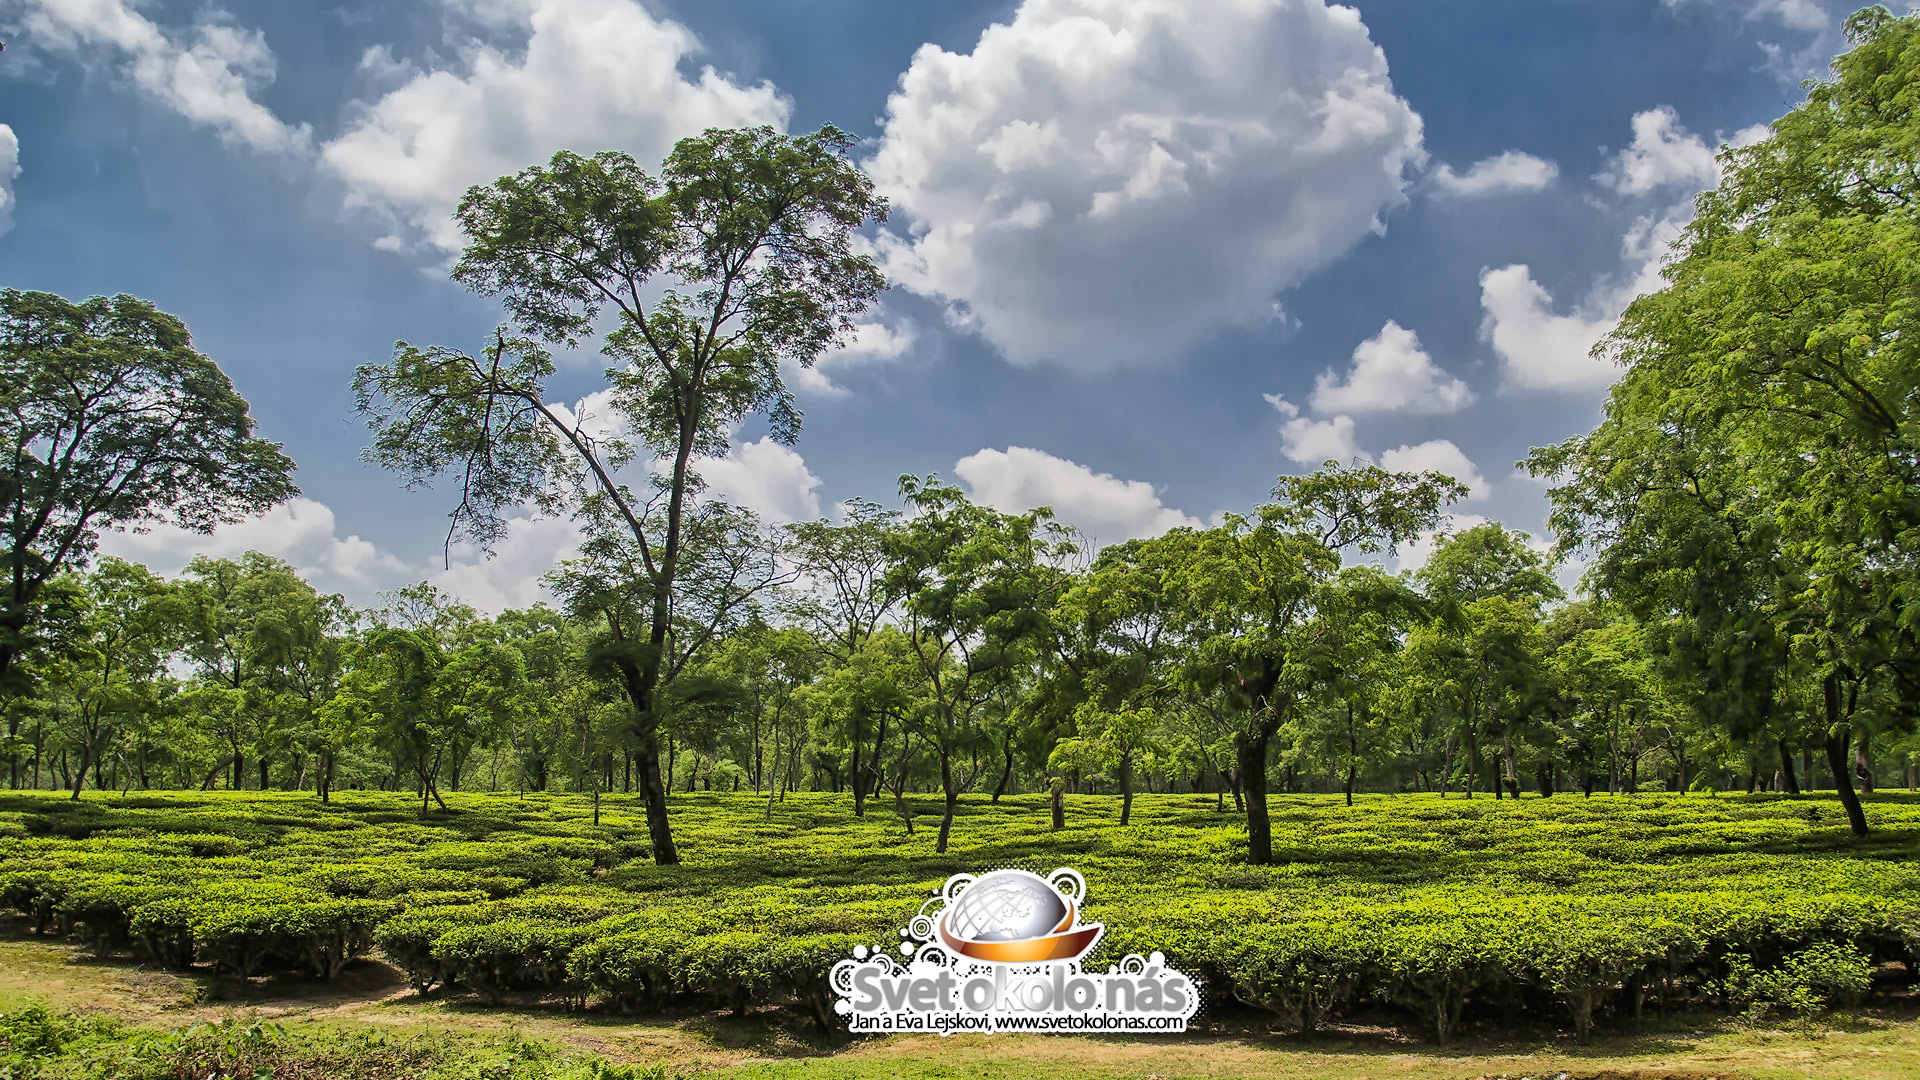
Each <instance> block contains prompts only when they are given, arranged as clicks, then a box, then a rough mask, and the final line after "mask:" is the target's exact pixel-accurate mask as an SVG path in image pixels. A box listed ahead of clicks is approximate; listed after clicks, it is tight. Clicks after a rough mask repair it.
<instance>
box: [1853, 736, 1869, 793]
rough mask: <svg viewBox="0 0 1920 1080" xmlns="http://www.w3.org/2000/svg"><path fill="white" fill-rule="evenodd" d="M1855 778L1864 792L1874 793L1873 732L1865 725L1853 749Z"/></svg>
mask: <svg viewBox="0 0 1920 1080" xmlns="http://www.w3.org/2000/svg"><path fill="white" fill-rule="evenodd" d="M1853 778H1854V780H1856V781H1857V782H1858V783H1859V784H1860V791H1861V792H1862V793H1863V794H1867V795H1871V794H1873V732H1872V731H1870V730H1868V729H1867V728H1866V727H1864V726H1863V727H1861V729H1860V739H1859V742H1858V744H1857V745H1856V746H1855V747H1854V751H1853Z"/></svg>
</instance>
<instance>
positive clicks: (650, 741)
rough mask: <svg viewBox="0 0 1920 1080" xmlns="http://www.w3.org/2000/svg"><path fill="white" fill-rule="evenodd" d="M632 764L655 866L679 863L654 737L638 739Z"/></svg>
mask: <svg viewBox="0 0 1920 1080" xmlns="http://www.w3.org/2000/svg"><path fill="white" fill-rule="evenodd" d="M634 763H635V764H636V765H637V766H639V769H638V771H639V773H640V796H641V799H642V800H643V801H644V802H645V803H646V806H647V839H648V841H649V842H650V843H651V844H652V847H653V861H654V864H655V865H657V866H671V865H673V864H675V863H678V862H679V861H680V853H679V852H678V851H676V850H675V849H674V846H673V830H672V829H671V828H669V827H668V824H667V791H666V788H665V787H663V786H661V782H660V745H659V743H658V742H657V741H656V736H655V735H654V733H652V732H648V733H647V734H646V735H645V736H644V737H642V738H641V740H640V746H639V748H638V749H637V750H636V751H635V752H634Z"/></svg>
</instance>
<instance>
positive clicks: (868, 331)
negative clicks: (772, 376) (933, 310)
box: [780, 318, 919, 397]
mask: <svg viewBox="0 0 1920 1080" xmlns="http://www.w3.org/2000/svg"><path fill="white" fill-rule="evenodd" d="M918 338H919V331H918V329H917V328H916V327H915V326H914V324H913V323H911V322H908V321H905V320H899V321H895V322H887V321H884V320H882V319H879V318H874V319H869V320H866V321H863V322H859V323H856V324H854V328H853V335H852V337H851V338H850V339H849V340H848V341H847V343H846V344H845V345H842V346H840V347H839V348H837V349H832V350H829V351H828V352H827V353H826V354H825V355H824V356H822V357H820V359H818V360H816V361H814V363H813V366H812V367H801V366H800V365H799V364H795V363H791V362H787V361H783V362H782V363H781V367H780V377H781V378H782V379H783V380H784V381H785V382H786V384H787V386H788V387H789V388H790V389H792V390H793V391H795V392H796V393H801V394H810V395H813V396H815V397H844V396H846V394H847V388H846V387H844V386H841V385H840V384H839V383H837V382H834V376H835V375H836V374H839V373H843V372H846V371H851V370H854V369H856V368H861V367H866V366H868V365H871V364H878V363H885V362H887V361H889V360H898V359H899V358H900V357H902V356H904V355H906V352H907V350H908V349H910V348H912V347H913V344H914V342H915V341H916V340H917V339H918Z"/></svg>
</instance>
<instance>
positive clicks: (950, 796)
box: [933, 746, 960, 855]
mask: <svg viewBox="0 0 1920 1080" xmlns="http://www.w3.org/2000/svg"><path fill="white" fill-rule="evenodd" d="M940 790H941V791H942V792H943V793H944V794H945V796H946V809H945V812H944V813H943V814H942V815H941V817H940V837H939V839H937V840H935V841H934V843H933V853H934V854H935V855H945V854H946V853H947V837H948V836H949V835H951V834H952V832H953V809H954V806H955V805H956V804H957V803H959V801H960V796H959V793H958V792H956V791H954V790H953V759H952V756H951V755H950V753H949V752H948V750H947V748H946V747H945V746H942V747H941V748H940Z"/></svg>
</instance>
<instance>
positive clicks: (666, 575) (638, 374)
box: [354, 127, 886, 863]
mask: <svg viewBox="0 0 1920 1080" xmlns="http://www.w3.org/2000/svg"><path fill="white" fill-rule="evenodd" d="M852 145H853V137H852V136H850V135H848V134H846V133H845V132H842V131H840V130H838V129H836V128H833V127H824V128H822V129H820V130H819V131H817V132H815V133H813V134H811V135H799V136H791V135H783V134H780V133H778V132H775V131H774V130H773V129H771V128H755V129H751V130H717V129H716V130H711V131H708V132H706V133H705V134H703V135H700V136H698V137H695V138H689V139H683V140H681V141H680V142H679V143H678V144H677V145H676V146H675V147H674V149H673V152H672V153H671V154H670V155H668V157H667V160H666V163H665V165H664V167H663V169H662V173H661V176H660V177H659V178H655V177H653V176H650V175H648V174H647V173H646V172H644V171H642V170H641V168H640V166H639V165H638V164H637V163H636V162H635V161H634V160H633V159H632V158H631V157H629V156H627V155H625V154H621V153H614V152H606V153H600V154H596V155H594V156H593V157H590V158H589V157H582V156H580V155H578V154H574V153H571V152H568V151H562V152H561V153H558V154H556V155H554V157H553V159H552V161H551V162H549V163H548V164H547V165H545V166H535V167H533V168H529V169H526V170H523V171H522V172H520V173H518V174H516V175H514V176H508V177H502V178H501V179H500V180H498V181H496V182H495V183H494V184H492V185H490V186H486V187H475V188H473V189H471V190H469V191H468V192H467V195H466V197H465V198H464V199H463V200H462V201H461V203H460V207H459V210H458V215H457V216H458V219H459V222H460V227H461V230H462V231H463V232H464V233H465V234H466V237H467V248H466V251H465V253H464V254H463V255H462V256H461V258H460V260H459V262H458V263H457V264H456V265H455V267H454V270H453V276H454V279H455V280H457V281H459V282H461V283H462V284H465V285H467V286H468V287H469V288H471V289H473V290H474V291H476V292H478V293H481V294H483V295H486V296H497V297H499V298H500V300H501V301H502V302H503V303H504V304H505V305H506V308H507V311H508V313H509V314H510V315H511V317H512V319H513V323H514V325H515V328H516V330H517V334H516V335H515V336H513V337H509V336H508V334H507V333H505V332H504V331H502V332H501V333H498V334H496V335H495V338H494V341H493V343H492V344H491V346H490V347H488V348H487V349H484V350H482V351H481V353H480V355H479V356H469V355H466V354H464V353H461V352H459V351H457V350H453V349H448V348H441V347H428V348H424V349H421V348H415V347H413V346H411V345H408V344H406V343H405V342H402V343H400V344H399V346H397V348H396V350H395V354H394V357H393V359H392V360H391V361H390V362H389V363H386V364H378V365H369V366H366V367H362V368H361V369H360V370H359V372H358V374H357V376H356V379H355V384H354V385H355V392H356V394H357V397H358V401H359V406H360V409H361V412H362V413H363V414H365V415H367V416H368V417H369V424H370V426H371V427H372V428H373V431H374V438H373V443H372V445H371V446H369V447H368V450H367V456H368V458H369V459H370V460H372V461H374V462H376V463H378V464H380V465H383V466H385V467H388V468H391V469H394V470H395V471H397V472H399V473H401V474H402V475H404V476H405V477H407V479H408V480H409V482H410V483H416V484H419V483H425V482H428V481H430V480H432V479H433V478H435V477H438V476H440V475H442V474H445V473H449V472H450V473H453V474H455V475H456V476H457V477H458V482H459V487H460V501H459V503H458V505H457V506H456V507H455V509H454V511H453V514H452V531H451V532H450V533H449V537H450V538H451V537H452V536H465V537H466V538H468V539H471V540H473V541H476V542H478V543H480V544H481V545H483V546H486V545H490V544H492V543H494V542H496V541H498V540H499V539H500V538H501V537H502V536H503V535H504V534H505V531H506V520H505V516H504V515H505V514H506V513H507V512H509V511H511V510H512V509H513V508H515V507H517V506H520V505H524V504H529V503H531V504H535V505H538V506H541V507H543V508H545V509H547V510H549V511H564V512H570V513H574V514H576V515H578V516H579V518H580V519H581V521H582V522H583V523H584V524H585V525H586V526H587V528H588V529H589V531H590V532H592V533H595V534H606V535H615V536H618V537H619V538H620V540H621V542H622V543H623V544H624V545H626V546H628V547H630V548H631V550H632V553H633V555H634V556H636V560H635V561H636V568H637V570H638V572H639V573H640V574H641V582H642V584H643V587H644V588H643V591H644V593H645V596H644V599H643V602H642V603H641V604H640V606H639V608H638V610H637V611H636V612H635V613H634V614H635V621H634V622H633V623H632V624H631V625H629V626H628V627H626V630H627V633H628V634H629V635H630V638H631V641H632V642H634V643H637V644H639V645H640V646H642V647H640V648H630V649H626V650H624V651H623V652H621V653H620V654H619V655H617V656H612V655H610V657H609V662H610V663H612V664H613V665H614V666H615V667H616V668H617V669H618V670H619V673H620V678H621V682H622V684H623V686H624V688H625V690H626V692H627V693H628V695H629V696H630V698H631V700H632V704H633V717H634V731H633V736H634V740H635V744H636V747H637V753H638V754H639V765H640V770H641V777H642V790H643V792H644V793H645V796H646V805H647V824H648V830H649V832H650V834H651V837H652V844H653V854H654V858H655V859H657V860H658V861H660V862H662V863H671V862H676V861H678V854H677V852H676V850H675V847H674V843H673V836H672V832H671V829H670V827H669V824H668V820H667V807H666V799H665V791H664V789H663V787H662V786H661V783H660V779H659V772H660V770H659V748H658V745H657V738H656V733H657V732H658V730H659V727H660V724H661V721H662V719H663V709H664V708H665V704H666V701H667V700H668V698H667V696H666V694H665V691H666V690H667V685H666V683H667V680H668V678H669V677H670V676H671V674H672V671H673V669H672V667H671V666H670V665H669V663H668V661H667V654H668V649H667V638H668V636H669V635H670V634H671V633H672V625H673V610H674V606H675V604H676V602H677V598H678V592H679V589H680V587H681V586H682V584H683V579H684V576H685V568H684V567H683V565H682V545H683V544H684V543H685V540H686V537H685V535H684V531H685V528H686V523H687V515H688V510H689V504H690V501H691V500H692V499H693V498H694V497H695V496H696V495H697V494H698V492H699V490H700V481H699V476H698V473H697V471H696V465H697V459H698V458H699V457H700V456H702V455H715V454H722V453H725V452H726V449H727V441H728V438H729V437H730V434H731V432H732V430H733V427H734V425H735V424H736V423H737V422H738V421H740V420H741V419H742V418H744V417H746V416H748V415H749V414H753V413H764V414H765V415H766V416H767V418H768V420H769V421H770V424H771V428H772V434H773V436H774V437H775V438H776V439H779V440H781V441H783V442H791V441H792V440H793V439H794V437H795V436H796V434H797V432H798V430H799V425H800V416H799V413H798V412H797V411H796V410H795V409H794V407H793V402H792V398H791V395H790V394H789V393H788V392H787V390H786V388H785V386H784V385H783V384H782V382H781V378H780V367H781V365H782V364H796V365H799V366H802V367H805V366H808V365H811V364H812V363H813V362H814V361H815V360H816V359H818V358H819V357H820V355H821V354H822V353H824V352H825V351H826V350H827V349H828V348H830V347H832V346H833V345H835V344H836V343H837V342H840V341H843V340H845V338H846V335H847V334H849V333H850V332H851V330H852V326H853V318H854V316H855V315H857V314H859V313H860V312H861V311H863V310H864V309H865V308H866V307H867V305H868V304H869V303H871V302H872V300H873V299H874V298H875V297H876V296H877V295H878V294H879V293H880V291H881V290H882V289H884V288H885V287H886V282H885V279H884V278H883V277H882V275H881V273H880V271H879V268H878V267H877V266H876V265H875V264H874V262H873V260H872V259H871V258H870V257H868V256H866V255H863V254H860V253H858V252H857V250H856V249H855V247H854V242H853V235H854V230H856V229H858V228H859V227H861V226H862V225H864V224H866V223H867V222H869V221H875V220H881V219H884V217H885V214H886V202H885V200H884V199H882V198H880V197H879V196H877V195H875V194H874V192H873V185H872V183H871V182H870V181H869V180H868V179H867V178H866V176H865V175H864V174H862V173H861V172H860V170H858V169H856V168H855V167H854V166H853V165H852V164H851V163H849V162H848V161H847V160H846V158H845V156H844V155H845V153H846V151H847V150H848V149H849V148H850V147H851V146H852ZM609 311H610V312H611V313H612V315H613V316H614V318H613V325H612V327H611V329H609V330H608V331H607V332H606V334H605V335H604V337H603V338H602V339H601V351H602V352H603V353H604V354H605V355H606V356H607V357H608V358H609V359H610V360H611V361H612V366H610V367H609V368H608V369H607V371H606V377H607V384H608V385H607V387H606V390H605V392H604V396H605V399H606V406H605V407H606V409H607V412H608V415H607V416H605V417H581V416H577V415H575V414H574V413H572V412H570V411H568V410H566V409H561V408H556V407H554V406H551V405H549V404H548V403H547V388H546V381H547V379H548V377H549V376H551V375H552V373H553V371H554V367H553V362H552V360H551V358H550V357H549V356H548V355H547V353H546V352H545V351H543V350H542V349H541V348H540V347H538V345H536V344H535V342H536V341H545V342H548V343H554V344H562V345H566V346H569V347H572V346H575V345H577V344H579V343H580V342H582V341H583V340H584V339H587V338H589V337H591V336H592V335H593V334H595V332H596V328H597V326H598V325H599V324H597V323H596V319H598V318H599V317H600V316H601V315H602V313H603V312H609ZM640 459H647V460H649V461H653V460H657V461H658V463H659V466H660V468H659V473H658V475H657V477H656V478H655V479H654V480H653V481H652V482H651V484H650V486H649V490H647V491H646V492H645V494H644V495H643V494H640V493H636V492H634V491H633V490H631V489H630V488H629V487H628V486H627V485H626V484H625V483H624V482H623V481H622V480H621V478H620V477H619V476H618V475H617V473H618V470H619V469H620V468H621V467H622V466H624V465H627V464H631V463H634V462H635V461H636V460H640Z"/></svg>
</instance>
